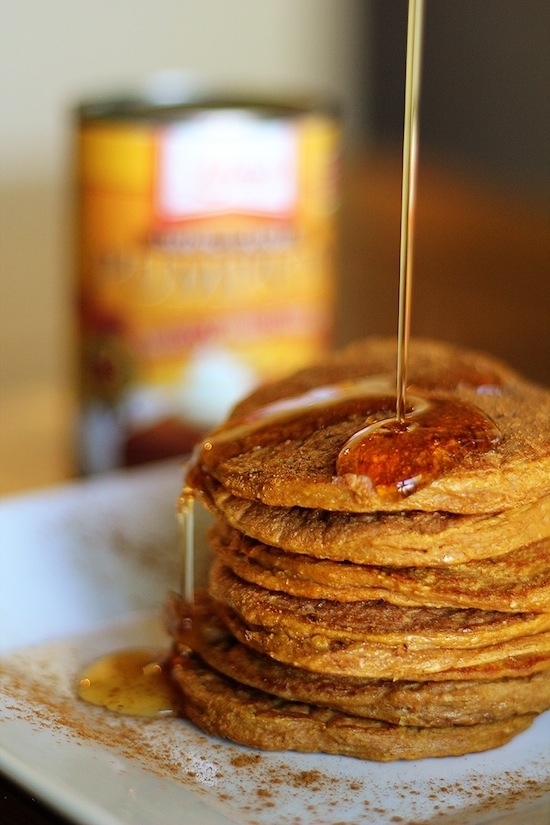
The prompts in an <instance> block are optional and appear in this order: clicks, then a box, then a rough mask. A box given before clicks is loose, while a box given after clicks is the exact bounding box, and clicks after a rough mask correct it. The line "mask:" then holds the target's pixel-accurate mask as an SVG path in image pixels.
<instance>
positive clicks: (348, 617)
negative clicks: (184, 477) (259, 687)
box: [210, 562, 550, 681]
mask: <svg viewBox="0 0 550 825" xmlns="http://www.w3.org/2000/svg"><path fill="white" fill-rule="evenodd" d="M210 592H211V594H212V596H213V598H214V599H216V601H218V602H219V603H220V604H221V605H223V606H224V607H225V608H226V610H225V612H224V620H225V621H226V623H227V625H228V627H229V628H230V630H231V632H232V633H233V634H234V635H235V636H236V637H237V638H238V639H239V640H240V641H242V642H243V643H245V644H249V645H250V646H251V647H253V648H254V649H255V650H257V651H259V652H261V653H265V654H267V655H269V656H273V658H275V659H278V660H279V661H282V662H285V663H287V664H292V665H297V666H299V667H303V668H305V669H306V670H313V671H315V672H324V673H327V674H336V675H341V674H346V675H348V676H362V677H365V676H367V677H369V678H385V679H392V680H395V679H408V680H419V681H427V680H429V679H432V678H433V675H434V674H436V673H447V672H451V671H452V672H453V673H455V672H456V673H460V671H461V670H462V669H463V668H469V667H472V666H477V665H483V664H485V663H490V662H492V663H497V662H499V661H501V660H505V659H507V658H508V657H511V656H521V655H528V654H530V655H537V654H541V653H542V654H544V655H547V654H550V614H547V613H539V614H537V613H535V614H533V613H517V614H515V613H514V614H512V613H501V612H498V611H483V610H473V609H468V610H461V609H455V608H424V607H409V608H402V607H397V606H395V605H391V604H388V603H387V602H382V601H380V602H374V603H371V602H348V603H343V602H331V601H326V600H324V601H322V600H313V599H298V598H295V597H293V596H288V595H287V594H284V593H276V592H273V591H268V590H264V589H263V588H259V587H257V586H256V585H250V584H248V583H246V582H244V581H243V580H241V579H238V578H237V577H236V576H235V575H234V574H233V573H232V572H231V571H230V570H229V569H228V568H226V567H223V566H222V565H221V564H220V563H219V562H215V563H214V565H213V567H212V570H211V577H210ZM449 678H457V677H456V676H454V675H453V676H449Z"/></svg>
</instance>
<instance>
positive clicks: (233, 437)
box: [168, 339, 550, 760]
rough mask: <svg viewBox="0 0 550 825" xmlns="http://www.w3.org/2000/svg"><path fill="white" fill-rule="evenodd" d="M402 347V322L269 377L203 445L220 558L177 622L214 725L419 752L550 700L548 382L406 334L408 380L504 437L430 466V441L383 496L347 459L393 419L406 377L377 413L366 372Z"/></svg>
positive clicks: (354, 747) (247, 738) (195, 482)
mask: <svg viewBox="0 0 550 825" xmlns="http://www.w3.org/2000/svg"><path fill="white" fill-rule="evenodd" d="M395 364H396V343H395V342H394V341H393V340H386V339H369V340H367V341H364V342H360V343H358V344H355V345H353V346H351V347H348V348H347V349H345V350H343V351H342V352H339V353H336V354H333V355H332V356H331V357H330V358H329V359H327V360H326V362H324V363H321V364H318V365H316V366H314V367H310V368H309V369H306V370H303V371H301V372H299V373H297V374H295V375H293V376H291V377H289V378H287V379H284V380H282V381H279V382H277V383H275V384H272V385H269V386H266V387H263V388H261V389H259V390H257V391H256V392H255V393H253V394H252V395H251V396H249V397H248V398H247V399H245V400H244V401H242V402H241V403H240V404H239V405H238V406H237V407H236V408H235V409H234V411H233V412H232V414H231V415H230V417H229V418H228V420H227V421H226V422H225V423H224V424H223V425H221V426H220V427H219V428H218V429H217V430H215V431H214V432H213V433H211V435H210V436H209V438H208V439H206V440H205V441H204V442H203V443H202V445H200V447H199V449H198V450H197V453H196V455H195V456H194V459H193V461H192V464H191V466H190V469H189V472H188V476H187V479H186V484H187V485H188V486H189V487H190V488H192V489H193V491H194V493H195V495H196V496H197V497H198V498H199V499H200V500H201V501H202V502H203V503H204V504H205V505H206V507H207V508H208V509H209V510H210V511H211V512H212V513H213V514H214V515H215V517H216V521H215V523H214V526H213V527H212V529H211V532H210V537H209V538H210V544H211V546H212V548H213V550H214V553H215V560H214V562H213V564H212V567H211V570H210V577H209V586H208V592H197V594H196V599H195V604H194V606H193V608H192V609H191V606H190V605H186V604H183V603H182V602H181V601H180V600H179V599H178V598H176V597H174V598H172V600H171V603H170V605H169V618H168V627H169V629H170V632H171V633H172V636H173V638H174V651H175V653H174V657H173V668H172V672H173V675H174V678H175V679H176V680H177V682H178V684H179V685H180V686H181V690H182V693H183V697H184V708H185V713H186V715H187V716H188V717H189V718H190V719H191V720H193V721H194V722H196V723H197V724H198V725H199V726H200V727H202V728H203V729H204V730H205V731H207V732H208V733H210V734H214V735H219V736H223V737H227V738H229V739H232V740H234V741H236V742H239V743H241V744H245V745H249V746H254V747H259V748H263V749H268V750H279V749H292V750H298V751H309V752H311V751H323V752H327V753H337V754H347V755H352V756H356V757H360V758H366V759H376V760H392V759H399V758H405V759H416V758H420V757H426V756H447V755H460V754H464V753H467V752H471V751H480V750H485V749H488V748H493V747H496V746H499V745H501V744H503V743H505V742H506V741H508V740H509V739H511V738H512V737H513V736H514V735H516V734H517V733H519V732H520V731H522V730H524V729H525V728H527V727H528V726H529V725H530V724H531V722H532V721H533V719H534V718H535V716H536V715H537V714H539V713H541V712H542V711H544V710H546V709H547V708H549V707H550V391H548V390H545V389H543V388H540V387H537V386H534V385H532V384H530V383H529V382H527V381H525V380H523V379H522V378H520V377H519V376H518V375H517V374H516V373H514V372H513V371H512V370H511V369H509V368H508V367H506V366H505V365H503V364H501V363H500V362H498V361H496V360H494V359H492V358H490V357H488V356H486V355H482V354H480V353H477V352H470V351H466V350H463V349H459V348H456V347H452V346H450V345H446V344H442V343H439V342H433V341H412V342H411V345H410V352H409V361H408V381H409V385H410V392H411V393H412V394H417V395H418V396H420V397H422V398H426V399H429V400H430V403H431V399H439V400H441V399H443V400H450V401H452V403H453V404H455V406H456V409H458V410H459V411H460V410H462V409H463V408H464V409H465V410H472V409H475V410H477V411H480V412H481V414H482V415H483V416H484V417H486V420H487V421H488V422H490V423H491V424H492V425H494V426H495V428H496V431H497V432H498V433H499V437H498V439H494V443H492V444H491V446H490V448H485V449H482V450H479V449H477V448H476V443H477V442H476V439H475V437H472V440H471V444H470V445H469V447H467V448H465V449H464V450H462V451H459V452H458V453H457V454H456V455H454V456H452V457H451V460H450V461H449V462H447V463H444V464H443V465H441V466H439V465H437V466H436V467H435V469H434V466H433V465H432V464H431V463H430V459H431V458H433V455H432V453H433V451H434V450H436V449H437V445H436V446H434V448H433V450H432V451H431V453H430V455H426V456H424V455H422V456H418V457H416V459H417V460H416V465H415V466H417V470H418V472H417V474H416V475H415V476H414V478H412V479H408V480H407V479H404V480H407V481H408V483H407V484H406V485H402V486H401V487H400V488H399V489H397V488H396V489H395V490H393V491H390V492H388V489H387V488H386V487H385V488H382V487H381V486H378V485H376V484H374V483H373V481H372V477H371V476H369V475H364V474H362V473H357V472H351V471H349V470H348V471H346V472H338V471H337V460H338V456H339V454H340V453H341V451H342V447H343V445H345V444H346V442H347V441H348V439H350V437H352V436H353V435H354V433H356V432H358V431H359V430H361V429H362V428H363V427H364V426H365V424H366V423H367V424H371V423H372V421H373V420H379V419H382V418H388V417H391V415H392V409H391V403H394V401H395V398H394V394H393V395H392V393H391V392H390V391H387V396H388V401H387V403H386V407H387V409H386V408H385V407H384V405H382V407H380V405H379V406H378V407H377V408H376V410H375V411H374V412H373V410H372V405H370V407H369V403H370V402H369V401H368V396H369V390H364V387H368V386H369V382H371V383H372V386H373V387H374V386H376V387H378V388H380V387H384V386H393V385H394V384H395ZM365 379H366V380H365ZM358 388H363V389H358ZM377 392H380V390H377ZM350 399H351V400H350ZM394 409H395V408H394ZM459 417H460V416H459ZM466 417H467V416H466ZM413 429H414V428H413ZM447 435H448V433H447ZM396 445H397V446H396V447H395V449H399V446H398V443H397V442H396ZM472 445H473V446H472ZM386 459H387V460H390V459H391V460H393V457H392V454H391V449H390V452H389V453H387V455H386ZM413 464H414V462H413ZM438 468H439V469H438ZM190 624H191V626H192V629H191V631H190V630H189V627H190Z"/></svg>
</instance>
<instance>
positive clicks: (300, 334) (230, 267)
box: [79, 108, 338, 471]
mask: <svg viewBox="0 0 550 825" xmlns="http://www.w3.org/2000/svg"><path fill="white" fill-rule="evenodd" d="M337 152H338V126H337V124H336V123H335V121H334V120H333V119H332V118H330V117H329V116H326V115H323V114H320V113H317V112H300V114H299V115H298V114H294V115H291V116H289V115H288V113H285V114H284V115H283V114H280V115H276V114H273V113H270V114H269V116H266V115H263V116H261V115H259V114H258V113H257V112H256V111H254V110H253V109H250V110H249V109H246V108H219V109H218V108H217V109H203V110H197V111H192V112H189V113H186V114H185V116H184V117H181V118H180V119H177V120H174V121H168V122H167V121H166V120H164V121H162V122H154V121H153V122H139V121H138V122H136V121H132V120H130V121H128V120H125V119H116V118H114V117H110V118H97V119H90V120H84V121H83V123H82V125H81V128H80V132H79V208H80V242H79V255H80V259H79V270H80V278H79V297H80V312H79V316H80V332H81V336H80V337H81V344H82V347H81V349H82V360H81V364H82V367H81V378H82V381H81V383H82V412H81V426H80V431H81V438H80V452H81V457H80V462H81V465H82V468H83V470H84V471H94V470H100V469H107V468H110V467H116V466H120V465H123V464H128V463H136V462H140V461H144V460H149V459H151V458H161V457H164V456H166V455H172V454H178V453H183V452H185V451H186V449H189V447H190V446H191V444H192V443H193V441H194V440H195V439H196V438H197V437H198V435H199V433H201V432H204V430H205V429H208V428H210V427H211V426H213V425H215V424H216V423H217V422H218V421H219V420H221V418H223V416H224V415H226V414H227V412H228V410H229V408H230V407H231V406H232V405H233V404H234V403H235V402H236V401H237V400H238V399H239V398H240V397H242V396H243V395H244V394H246V393H247V392H249V391H250V390H251V389H252V388H253V387H254V386H256V385H257V384H258V383H260V382H263V381H265V380H269V379H273V378H277V377H278V376H280V375H282V374H284V373H286V372H290V371H292V370H294V369H297V368H299V367H300V366H302V365H305V364H306V363H308V362H310V361H311V360H312V359H313V358H314V357H316V356H317V355H318V354H319V352H320V351H321V350H322V349H324V348H325V347H326V346H327V344H328V342H329V339H330V332H331V327H332V315H333V291H334V244H335V225H334V213H335V207H336V191H335V190H336V187H335V179H336V162H337Z"/></svg>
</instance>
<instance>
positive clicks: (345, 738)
mask: <svg viewBox="0 0 550 825" xmlns="http://www.w3.org/2000/svg"><path fill="white" fill-rule="evenodd" d="M173 676H174V679H175V680H176V681H177V683H178V684H179V685H180V687H181V692H182V696H183V707H184V712H185V715H186V716H187V717H188V718H189V719H191V721H193V722H195V723H196V724H197V725H199V726H200V727H201V728H202V729H203V730H204V731H206V732H207V733H209V734H211V735H213V736H223V737H225V738H227V739H231V740H233V741H234V742H237V743H239V744H242V745H247V746H249V747H254V748H261V749H262V750H269V751H274V750H294V751H299V752H304V753H311V752H316V753H317V752H323V753H332V754H341V755H344V756H355V757H358V758H360V759H371V760H376V761H380V762H387V761H390V760H394V759H422V758H424V757H439V756H460V755H462V754H465V753H471V752H474V751H484V750H489V749H490V748H495V747H499V746H500V745H503V744H504V743H505V742H508V741H509V740H510V739H511V738H512V737H514V736H516V735H517V734H518V733H520V732H521V731H523V730H525V729H526V728H528V727H529V726H530V725H531V723H532V721H533V719H534V714H523V715H519V716H518V715H516V716H511V717H508V718H507V719H504V720H500V721H497V722H488V723H483V724H479V725H462V726H461V725H457V726H449V727H441V728H437V727H436V728H433V727H432V728H423V727H405V726H402V725H391V724H389V723H387V722H381V721H377V720H373V719H365V718H361V717H358V716H350V715H348V714H344V713H339V712H337V711H333V710H330V709H328V708H320V707H317V706H315V705H308V704H303V703H299V702H287V701H285V700H283V699H278V698H276V697H274V696H271V695H269V694H267V693H264V692H263V691H260V690H256V689H254V688H249V687H245V686H243V685H242V684H240V683H239V682H234V681H232V680H230V679H227V678H226V677H224V676H222V675H221V674H220V673H218V672H216V671H214V670H212V669H211V668H209V667H208V666H207V665H205V664H204V663H203V662H201V661H200V659H198V658H197V657H196V656H192V657H189V656H183V657H182V658H181V659H180V661H179V662H178V663H177V664H176V665H175V666H174V668H173Z"/></svg>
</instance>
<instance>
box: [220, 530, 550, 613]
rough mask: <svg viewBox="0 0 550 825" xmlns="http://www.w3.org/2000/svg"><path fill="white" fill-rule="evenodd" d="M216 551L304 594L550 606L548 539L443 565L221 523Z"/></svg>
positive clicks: (236, 568) (237, 568)
mask: <svg viewBox="0 0 550 825" xmlns="http://www.w3.org/2000/svg"><path fill="white" fill-rule="evenodd" d="M210 543H211V545H212V547H213V549H214V551H215V553H216V556H217V557H218V558H219V559H220V561H222V562H223V564H224V565H226V566H227V567H230V568H231V570H232V571H233V572H234V573H235V574H236V575H237V576H238V577H239V578H241V579H244V580H245V581H247V582H249V583H251V584H257V585H259V586H260V587H263V588H265V589H267V590H274V591H282V592H284V593H288V594H289V595H291V596H298V597H301V598H305V599H327V600H331V601H340V602H348V601H379V600H381V599H382V600H384V601H386V602H389V603H390V604H394V605H401V606H405V607H407V606H410V607H418V606H424V607H462V608H471V607H473V608H478V609H481V610H499V611H506V612H508V611H510V612H516V613H520V612H529V611H534V612H550V564H549V558H550V538H549V539H543V540H542V541H538V542H534V543H533V544H530V545H527V546H526V547H520V548H519V549H517V550H513V551H512V552H511V553H507V554H506V555H505V556H498V557H497V558H496V559H488V560H483V561H472V562H468V563H467V564H455V565H445V566H441V567H407V568H392V567H373V566H368V565H361V564H353V563H351V562H334V561H331V560H327V559H318V558H314V557H312V556H305V555H301V554H295V553H285V552H284V551H283V550H281V549H280V548H275V547H269V546H267V545H265V544H262V543H261V542H257V541H255V540H254V539H251V538H250V537H248V536H245V535H243V534H242V533H240V532H239V531H238V530H235V529H233V528H230V527H228V526H227V525H226V524H225V523H224V522H218V523H217V524H216V525H214V527H213V528H212V530H211V531H210Z"/></svg>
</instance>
